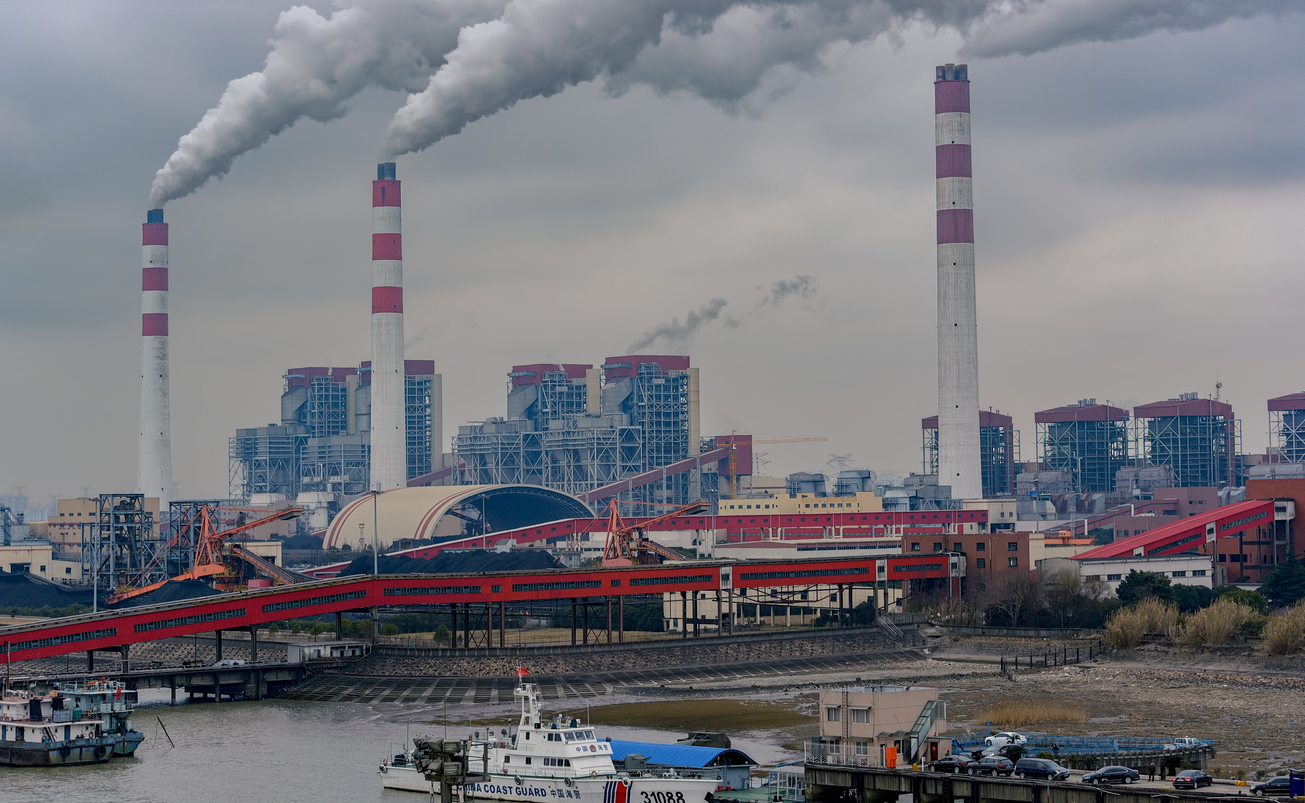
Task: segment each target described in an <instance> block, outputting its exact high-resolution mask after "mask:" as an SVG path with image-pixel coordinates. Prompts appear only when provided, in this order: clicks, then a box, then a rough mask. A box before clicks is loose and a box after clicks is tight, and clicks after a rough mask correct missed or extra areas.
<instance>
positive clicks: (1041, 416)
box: [1033, 399, 1129, 493]
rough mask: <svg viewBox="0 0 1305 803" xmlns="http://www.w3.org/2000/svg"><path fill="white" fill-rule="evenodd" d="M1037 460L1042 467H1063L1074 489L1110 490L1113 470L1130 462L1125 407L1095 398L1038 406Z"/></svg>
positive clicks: (1112, 487) (1051, 469) (1036, 417)
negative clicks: (1045, 406) (1042, 408)
mask: <svg viewBox="0 0 1305 803" xmlns="http://www.w3.org/2000/svg"><path fill="white" fill-rule="evenodd" d="M1033 421H1034V423H1035V424H1036V425H1037V428H1038V432H1037V450H1038V462H1039V463H1041V466H1042V470H1044V471H1063V472H1065V473H1067V474H1068V475H1069V476H1070V478H1071V479H1070V484H1071V486H1072V488H1073V490H1074V491H1075V492H1077V493H1109V492H1110V491H1111V490H1113V489H1114V486H1115V472H1117V471H1119V470H1120V469H1121V468H1125V467H1127V466H1128V465H1129V448H1128V442H1129V439H1128V411H1127V410H1125V409H1123V408H1120V407H1112V406H1110V405H1109V404H1097V400H1096V399H1081V400H1079V402H1078V403H1077V404H1070V405H1066V406H1064V407H1055V408H1052V409H1050V410H1041V411H1039V412H1037V413H1034V415H1033Z"/></svg>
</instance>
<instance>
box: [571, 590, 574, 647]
mask: <svg viewBox="0 0 1305 803" xmlns="http://www.w3.org/2000/svg"><path fill="white" fill-rule="evenodd" d="M571 646H572V647H574V646H575V599H574V598H572V600H571Z"/></svg>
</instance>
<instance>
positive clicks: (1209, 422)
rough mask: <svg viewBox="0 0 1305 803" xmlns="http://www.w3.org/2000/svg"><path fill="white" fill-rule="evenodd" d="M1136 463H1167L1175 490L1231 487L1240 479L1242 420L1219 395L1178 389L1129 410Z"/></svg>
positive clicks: (1239, 481) (1145, 464) (1155, 464)
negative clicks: (1211, 396)
mask: <svg viewBox="0 0 1305 803" xmlns="http://www.w3.org/2000/svg"><path fill="white" fill-rule="evenodd" d="M1133 419H1134V426H1133V449H1134V452H1133V454H1134V459H1135V460H1136V462H1137V465H1138V466H1167V467H1169V468H1170V469H1171V470H1172V471H1173V484H1174V487H1175V488H1189V487H1214V488H1224V487H1233V486H1236V485H1239V484H1240V483H1241V465H1240V461H1239V455H1240V454H1241V434H1242V429H1241V421H1239V420H1237V418H1236V417H1235V416H1234V415H1233V409H1232V406H1231V405H1229V404H1227V403H1226V402H1221V401H1219V400H1218V399H1202V398H1200V397H1199V396H1197V394H1195V393H1182V394H1179V396H1178V398H1176V399H1166V400H1164V401H1158V402H1152V403H1150V404H1141V405H1138V406H1137V407H1134V408H1133Z"/></svg>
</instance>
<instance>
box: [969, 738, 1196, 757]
mask: <svg viewBox="0 0 1305 803" xmlns="http://www.w3.org/2000/svg"><path fill="white" fill-rule="evenodd" d="M1025 735H1026V736H1028V738H1029V741H1028V743H1026V744H1025V745H1024V754H1025V755H1033V754H1036V753H1043V752H1046V753H1053V754H1059V755H1062V756H1073V755H1099V754H1102V753H1126V752H1147V753H1162V752H1165V751H1167V750H1168V751H1181V750H1191V749H1193V748H1200V747H1213V746H1214V741H1213V740H1211V739H1196V740H1191V741H1188V740H1184V741H1183V743H1182V744H1175V741H1174V740H1173V739H1161V738H1150V737H1141V736H1137V737H1130V736H1052V735H1050V734H1046V733H1030V734H1025ZM984 738H985V737H984V736H983V734H975V733H967V734H965V735H963V736H957V737H954V738H953V739H952V751H953V752H958V753H959V752H966V753H969V752H973V751H975V750H983V749H985V748H986V747H987V745H986V744H984V741H983V740H984ZM1052 748H1055V749H1054V750H1053V749H1052Z"/></svg>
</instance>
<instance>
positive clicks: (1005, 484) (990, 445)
mask: <svg viewBox="0 0 1305 803" xmlns="http://www.w3.org/2000/svg"><path fill="white" fill-rule="evenodd" d="M938 420H939V416H936V415H931V416H929V417H928V418H925V419H922V420H921V421H920V429H921V431H922V436H923V449H924V460H923V467H924V473H925V474H926V475H931V476H936V477H938V484H939V485H940V486H946V485H947V483H946V482H944V481H943V477H942V475H941V474H940V472H939V464H940V462H941V458H940V453H941V449H940V448H939V442H940V440H941V437H940V431H939V427H938ZM1019 463H1020V433H1019V430H1017V429H1015V423H1014V421H1013V419H1011V417H1010V416H1008V415H1003V414H1002V413H1000V412H998V411H994V410H980V411H979V474H980V478H981V480H982V486H983V494H982V495H983V498H985V499H992V498H995V497H1000V496H1010V495H1012V494H1014V493H1015V475H1016V474H1017V473H1018V471H1017V467H1018V466H1019ZM951 498H952V499H954V500H957V501H958V502H959V500H962V499H973V498H976V497H965V496H957V495H956V489H955V488H952V489H951Z"/></svg>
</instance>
